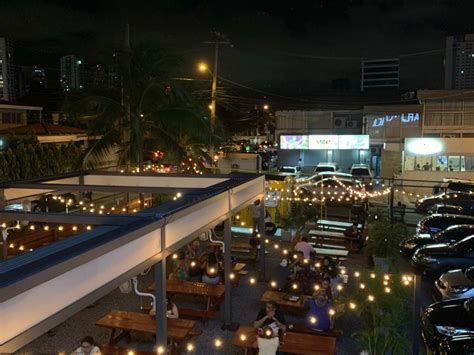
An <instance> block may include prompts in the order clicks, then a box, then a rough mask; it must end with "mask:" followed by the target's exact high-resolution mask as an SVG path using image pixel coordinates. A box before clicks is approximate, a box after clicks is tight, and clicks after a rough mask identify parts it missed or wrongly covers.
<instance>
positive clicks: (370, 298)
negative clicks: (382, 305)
mask: <svg viewBox="0 0 474 355" xmlns="http://www.w3.org/2000/svg"><path fill="white" fill-rule="evenodd" d="M367 299H368V300H369V301H370V302H373V301H374V300H375V298H374V296H372V295H368V296H367Z"/></svg>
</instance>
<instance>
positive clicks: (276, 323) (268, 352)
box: [253, 301, 286, 355]
mask: <svg viewBox="0 0 474 355" xmlns="http://www.w3.org/2000/svg"><path fill="white" fill-rule="evenodd" d="M253 325H254V328H255V329H257V330H258V339H257V344H258V350H259V352H258V353H259V354H260V355H275V354H276V351H277V349H278V345H279V343H280V342H279V339H278V335H279V331H282V332H284V331H285V329H286V321H285V316H284V315H283V313H281V312H280V310H279V309H277V305H276V303H275V302H273V301H269V302H267V303H266V305H265V309H261V310H260V312H258V315H257V318H256V320H255V322H254V324H253Z"/></svg>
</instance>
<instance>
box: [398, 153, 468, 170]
mask: <svg viewBox="0 0 474 355" xmlns="http://www.w3.org/2000/svg"><path fill="white" fill-rule="evenodd" d="M404 170H407V171H411V170H425V171H472V170H474V156H462V155H461V156H459V155H449V156H446V155H437V156H409V155H407V156H405V160H404Z"/></svg>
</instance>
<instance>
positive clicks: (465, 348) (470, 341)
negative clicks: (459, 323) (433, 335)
mask: <svg viewBox="0 0 474 355" xmlns="http://www.w3.org/2000/svg"><path fill="white" fill-rule="evenodd" d="M434 353H435V354H438V355H459V354H464V355H473V354H474V333H473V334H461V335H454V336H452V337H448V338H446V339H444V340H443V341H442V342H441V343H440V344H439V345H438V348H436V350H435V351H434Z"/></svg>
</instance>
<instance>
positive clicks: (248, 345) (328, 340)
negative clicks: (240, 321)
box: [232, 326, 336, 355]
mask: <svg viewBox="0 0 474 355" xmlns="http://www.w3.org/2000/svg"><path fill="white" fill-rule="evenodd" d="M242 336H243V337H242ZM232 344H233V345H235V346H238V347H241V348H245V349H246V350H247V349H256V348H257V333H256V331H255V328H253V327H251V326H240V327H239V329H238V330H237V332H235V334H234V337H233V338H232ZM278 350H279V351H282V352H286V353H291V354H311V355H334V354H335V353H336V339H335V338H333V337H327V336H320V335H312V334H303V333H294V332H291V331H287V332H286V333H284V334H283V335H282V336H281V337H280V346H279V348H278Z"/></svg>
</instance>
